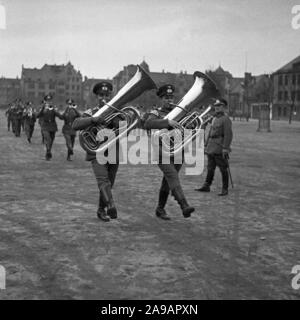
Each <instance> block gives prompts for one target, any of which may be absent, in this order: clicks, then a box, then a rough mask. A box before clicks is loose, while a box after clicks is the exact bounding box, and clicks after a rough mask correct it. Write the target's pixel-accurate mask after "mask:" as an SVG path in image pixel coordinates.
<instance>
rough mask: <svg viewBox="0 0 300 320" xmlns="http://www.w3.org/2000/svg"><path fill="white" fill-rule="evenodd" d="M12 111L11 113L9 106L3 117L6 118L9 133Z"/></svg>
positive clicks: (11, 107)
mask: <svg viewBox="0 0 300 320" xmlns="http://www.w3.org/2000/svg"><path fill="white" fill-rule="evenodd" d="M12 111H13V106H12V105H10V106H9V108H8V109H7V110H6V112H5V115H6V118H7V131H10V127H11V124H12Z"/></svg>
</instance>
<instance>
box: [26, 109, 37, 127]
mask: <svg viewBox="0 0 300 320" xmlns="http://www.w3.org/2000/svg"><path fill="white" fill-rule="evenodd" d="M23 118H24V122H25V124H26V125H27V126H33V125H34V124H35V121H36V115H35V113H34V112H32V114H31V115H30V114H28V112H26V113H25V115H24V117H23Z"/></svg>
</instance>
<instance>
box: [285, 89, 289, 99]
mask: <svg viewBox="0 0 300 320" xmlns="http://www.w3.org/2000/svg"><path fill="white" fill-rule="evenodd" d="M288 99H289V95H288V92H287V91H284V101H287V100H288Z"/></svg>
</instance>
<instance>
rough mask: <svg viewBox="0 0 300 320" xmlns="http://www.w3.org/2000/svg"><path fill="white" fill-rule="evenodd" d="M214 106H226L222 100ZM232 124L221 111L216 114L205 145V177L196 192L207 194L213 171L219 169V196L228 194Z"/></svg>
mask: <svg viewBox="0 0 300 320" xmlns="http://www.w3.org/2000/svg"><path fill="white" fill-rule="evenodd" d="M214 105H215V106H218V105H224V106H227V102H226V100H224V99H220V100H217V102H216V103H215V104H214ZM232 136H233V135H232V123H231V120H230V119H229V117H228V116H227V115H226V114H225V113H224V112H223V111H222V112H218V113H216V115H215V117H214V118H213V120H212V124H211V127H210V130H209V133H208V138H207V141H206V143H205V153H206V154H207V176H206V180H205V183H204V185H203V186H202V187H201V188H200V189H196V190H197V191H203V192H209V191H210V186H211V184H212V182H213V178H214V174H215V169H216V167H219V169H220V171H221V174H222V183H223V185H222V192H221V193H220V194H219V195H227V194H228V178H229V177H228V158H227V155H228V154H229V152H230V151H231V149H230V145H231V142H232Z"/></svg>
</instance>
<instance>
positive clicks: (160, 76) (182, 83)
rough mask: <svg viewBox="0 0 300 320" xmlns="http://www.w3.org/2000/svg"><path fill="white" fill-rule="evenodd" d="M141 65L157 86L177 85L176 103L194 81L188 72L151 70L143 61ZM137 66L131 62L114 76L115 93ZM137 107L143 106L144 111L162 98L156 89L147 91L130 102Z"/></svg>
mask: <svg viewBox="0 0 300 320" xmlns="http://www.w3.org/2000/svg"><path fill="white" fill-rule="evenodd" d="M140 65H141V67H142V68H143V69H144V70H145V71H146V72H147V73H148V74H149V75H150V77H151V78H152V80H153V81H154V82H155V84H156V85H157V87H160V86H162V85H164V84H167V83H168V84H172V85H174V86H175V93H174V97H175V103H176V102H178V101H179V100H180V99H181V98H182V97H183V96H184V94H185V93H186V92H187V91H188V90H189V89H190V88H191V86H192V85H193V83H194V78H193V75H191V74H187V73H186V72H180V73H171V72H165V71H164V70H163V71H162V72H151V71H150V68H149V65H148V64H147V63H146V62H145V61H143V62H142V63H141V64H140ZM136 71H137V66H136V65H133V64H130V65H127V66H124V67H123V70H121V71H120V72H119V73H118V74H117V75H116V76H114V77H113V80H112V83H113V87H114V94H116V93H117V92H118V91H119V90H120V89H121V88H122V87H123V86H124V85H125V84H126V83H127V82H128V81H129V80H130V79H131V78H132V77H133V76H134V74H135V73H136ZM129 104H130V105H133V106H135V107H138V108H141V109H142V110H143V111H147V110H149V109H151V108H152V107H153V105H159V104H160V99H159V98H158V97H157V95H156V91H155V90H151V91H146V92H144V93H143V94H142V95H141V96H140V97H138V98H137V99H135V100H133V101H131V102H130V103H129Z"/></svg>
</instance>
